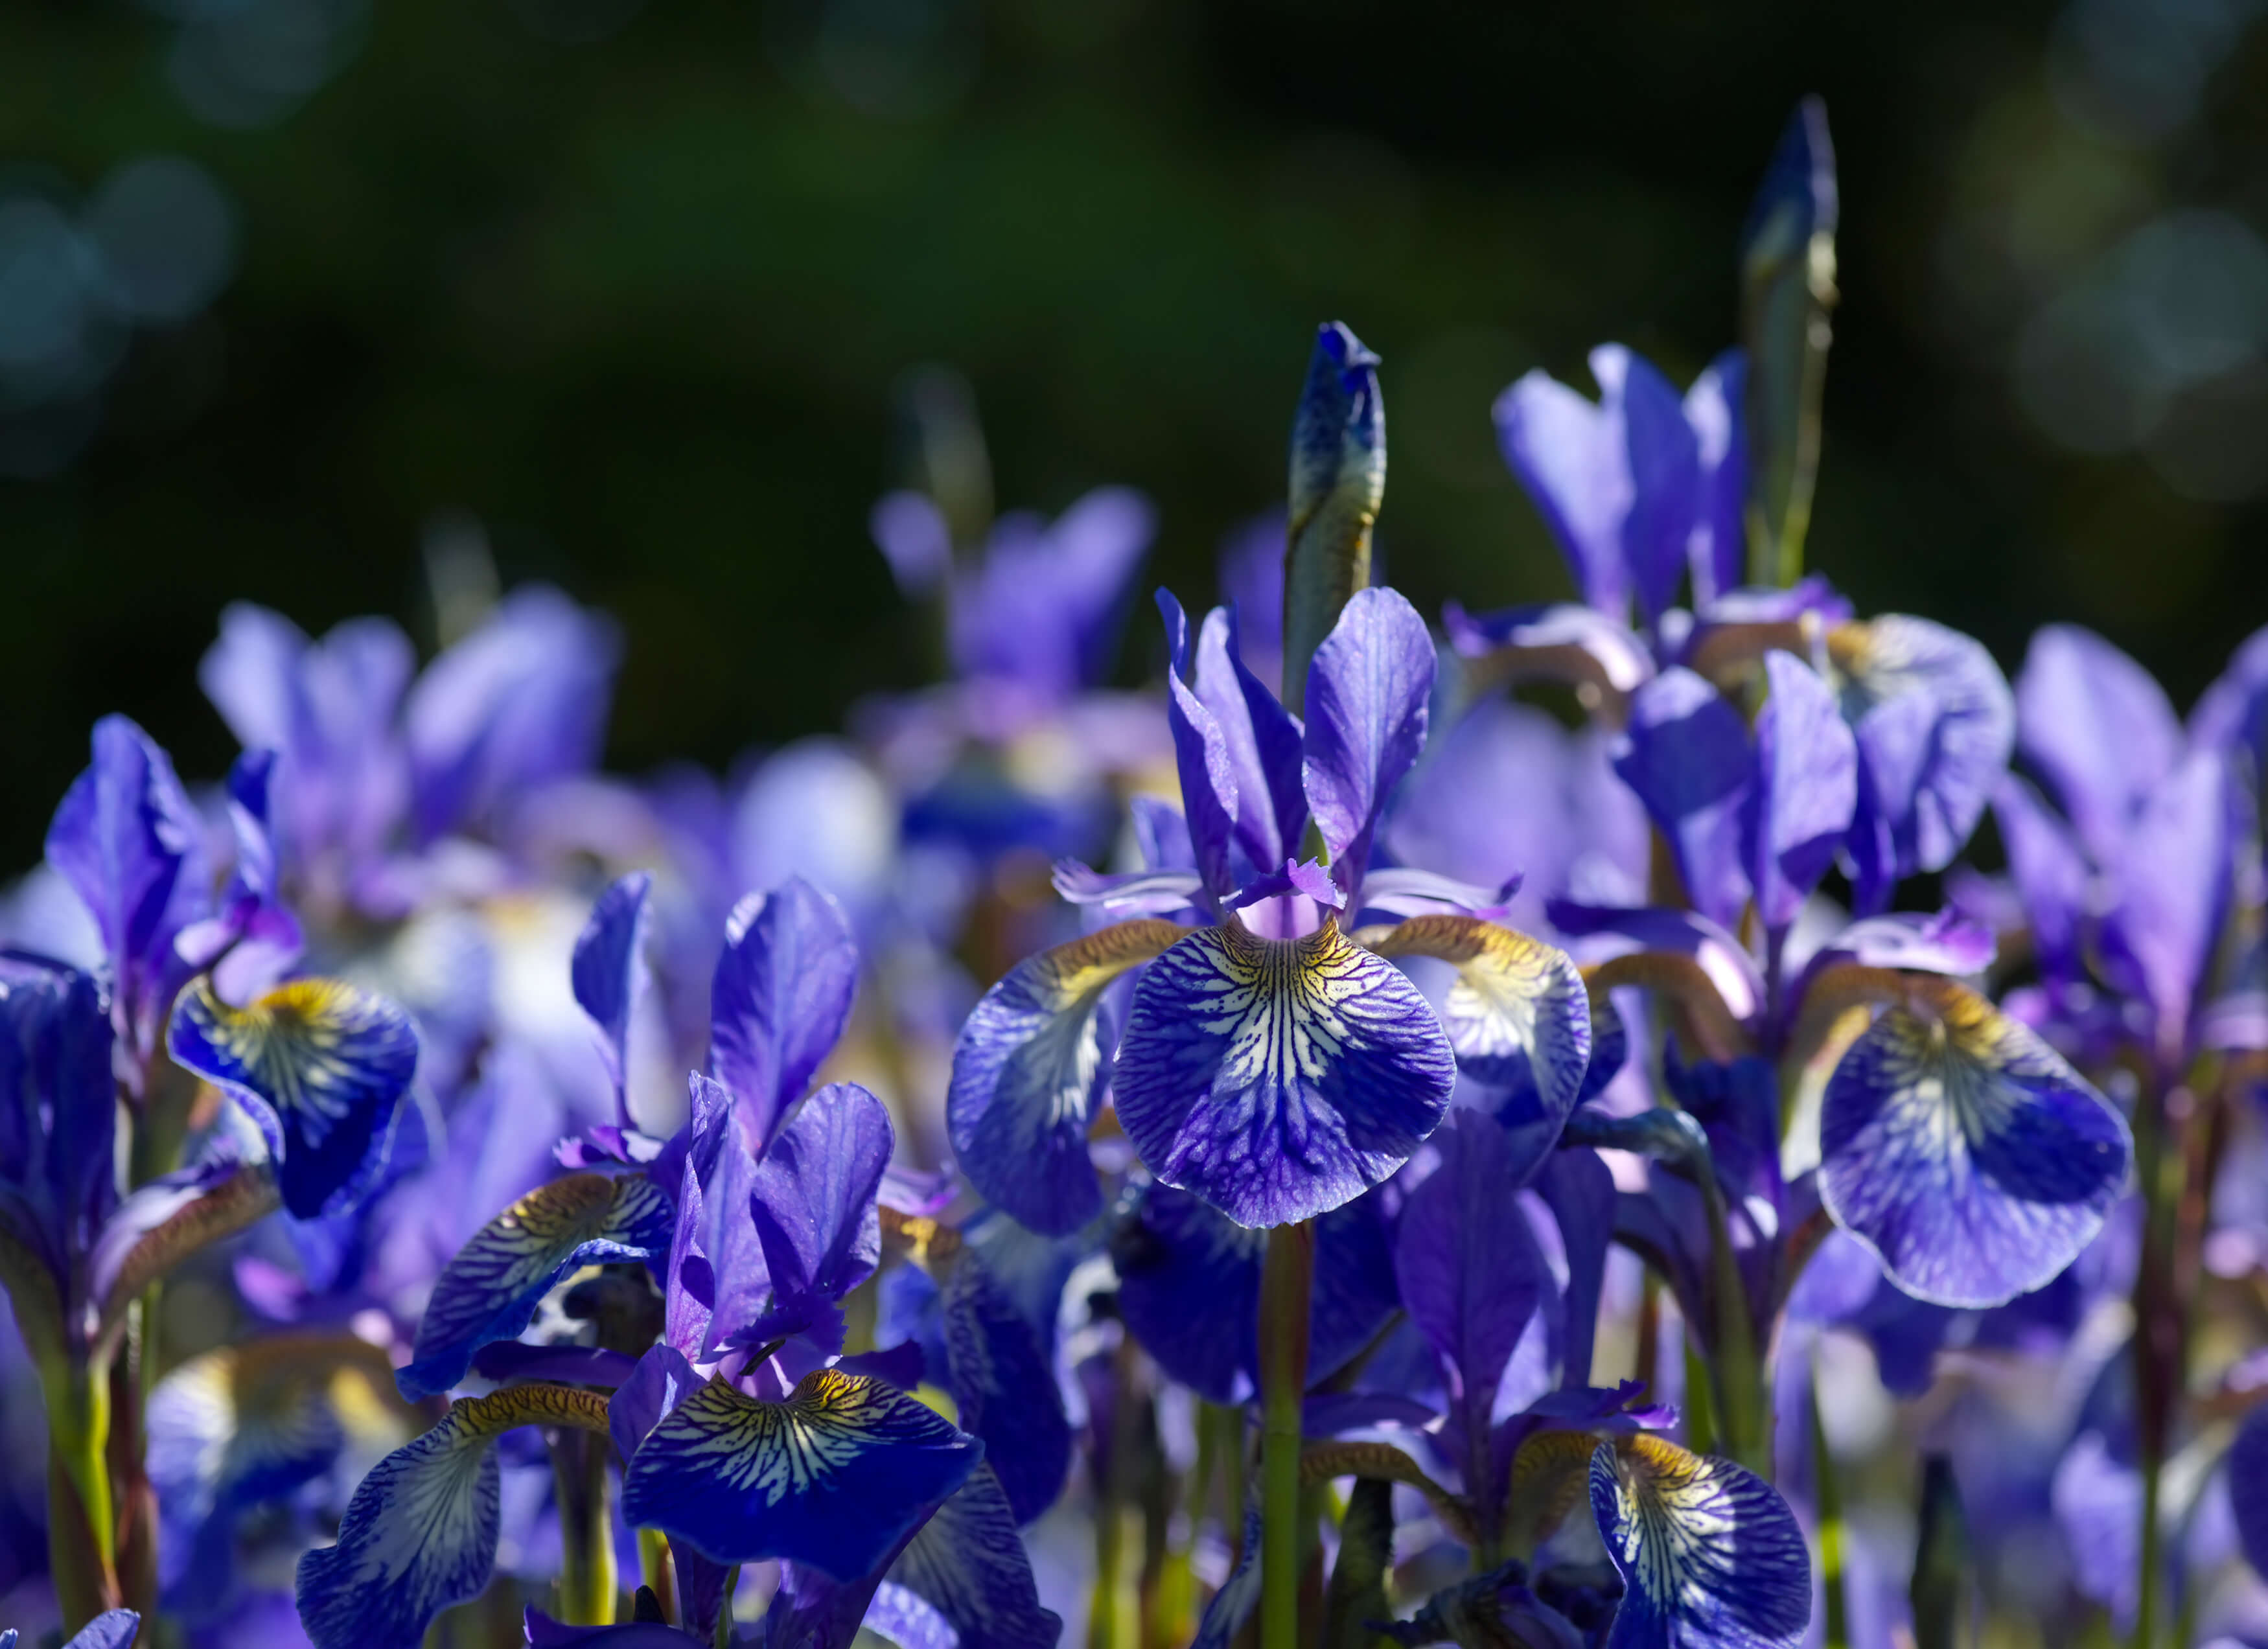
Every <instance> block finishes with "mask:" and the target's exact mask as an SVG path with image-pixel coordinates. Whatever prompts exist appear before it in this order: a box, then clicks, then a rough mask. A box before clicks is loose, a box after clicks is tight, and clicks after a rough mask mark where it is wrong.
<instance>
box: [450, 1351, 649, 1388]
mask: <svg viewBox="0 0 2268 1649" xmlns="http://www.w3.org/2000/svg"><path fill="white" fill-rule="evenodd" d="M661 1349H666V1348H661ZM636 1367H637V1365H636V1364H635V1363H633V1362H632V1361H631V1360H630V1358H628V1357H626V1356H624V1355H623V1354H622V1352H620V1351H608V1350H607V1349H606V1348H604V1347H603V1346H596V1345H528V1344H527V1343H524V1342H522V1341H519V1340H498V1341H496V1342H494V1343H491V1344H489V1345H484V1346H482V1348H481V1349H480V1350H479V1351H475V1352H474V1353H473V1372H474V1373H476V1374H478V1375H479V1376H480V1377H481V1378H482V1380H497V1381H499V1382H501V1381H504V1380H549V1381H550V1382H551V1383H553V1384H555V1385H568V1386H617V1387H618V1386H620V1385H621V1384H622V1382H623V1381H624V1380H628V1379H629V1378H630V1374H631V1373H632V1371H633V1370H634V1369H635V1368H636Z"/></svg>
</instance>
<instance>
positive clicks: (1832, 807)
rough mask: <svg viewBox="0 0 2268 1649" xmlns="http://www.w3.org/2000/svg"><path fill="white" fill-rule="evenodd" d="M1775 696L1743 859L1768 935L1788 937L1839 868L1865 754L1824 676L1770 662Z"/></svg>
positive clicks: (1777, 659) (1765, 715)
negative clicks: (1839, 851)
mask: <svg viewBox="0 0 2268 1649" xmlns="http://www.w3.org/2000/svg"><path fill="white" fill-rule="evenodd" d="M1764 679H1765V681H1766V682H1767V684H1768V686H1769V688H1770V693H1769V696H1767V697H1766V698H1765V700H1764V708H1763V710H1760V711H1758V712H1757V715H1756V785H1755V788H1754V789H1752V790H1751V791H1749V796H1748V801H1747V805H1746V806H1744V808H1743V809H1742V815H1741V843H1742V859H1743V860H1744V861H1745V862H1746V864H1747V865H1748V872H1749V882H1750V884H1751V885H1752V886H1753V887H1755V889H1756V913H1757V915H1758V916H1759V917H1761V918H1762V919H1763V921H1764V926H1765V927H1766V929H1768V930H1770V931H1775V932H1778V931H1785V930H1786V928H1787V927H1788V926H1789V925H1790V924H1793V922H1794V920H1795V917H1796V913H1797V912H1798V911H1799V910H1800V909H1802V908H1803V902H1804V900H1805V899H1806V898H1808V896H1809V895H1810V893H1811V890H1812V889H1813V888H1815V887H1817V886H1818V885H1819V879H1820V878H1821V877H1823V876H1824V875H1825V874H1826V873H1827V871H1828V867H1829V866H1830V865H1832V864H1833V863H1834V862H1835V854H1836V850H1837V849H1838V848H1840V847H1841V846H1842V844H1843V836H1844V833H1845V831H1846V830H1848V829H1849V828H1851V811H1852V807H1854V806H1856V805H1857V802H1858V786H1859V749H1858V744H1857V741H1856V740H1854V739H1853V738H1852V734H1851V730H1850V728H1849V727H1847V726H1845V725H1844V722H1843V718H1842V716H1841V714H1840V713H1839V712H1838V711H1837V709H1836V704H1835V696H1834V694H1833V693H1832V692H1830V690H1829V689H1828V686H1827V683H1826V682H1824V681H1821V680H1820V678H1819V674H1818V672H1816V671H1815V670H1814V669H1813V668H1812V667H1811V666H1809V665H1808V664H1806V663H1804V662H1803V661H1802V660H1801V659H1796V658H1793V657H1792V656H1790V655H1789V654H1787V653H1785V652H1777V651H1775V652H1768V653H1766V654H1765V655H1764Z"/></svg>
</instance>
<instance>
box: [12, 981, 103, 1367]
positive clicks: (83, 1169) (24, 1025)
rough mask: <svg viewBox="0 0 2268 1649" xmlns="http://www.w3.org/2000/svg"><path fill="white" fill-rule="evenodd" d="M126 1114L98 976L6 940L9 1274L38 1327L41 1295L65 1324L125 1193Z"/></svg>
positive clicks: (26, 1314) (21, 1308)
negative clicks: (75, 1273)
mask: <svg viewBox="0 0 2268 1649" xmlns="http://www.w3.org/2000/svg"><path fill="white" fill-rule="evenodd" d="M117 1118H118V1103H117V1090H116V1085H115V1078H114V1077H113V1075H112V1068H111V1026H110V1020H109V1018H108V1016H107V1014H105V1013H104V1012H103V1001H102V991H101V989H100V987H99V985H98V984H97V983H95V980H94V978H93V976H92V975H89V974H84V973H81V972H79V971H78V969H77V968H66V967H64V966H63V964H62V963H60V962H50V961H45V960H43V959H41V958H39V957H33V956H24V955H18V954H17V953H13V952H0V1282H4V1284H5V1285H6V1287H7V1291H8V1292H9V1294H10V1295H11V1297H12V1298H13V1299H14V1301H15V1305H16V1313H17V1318H18V1322H19V1323H22V1324H23V1325H24V1331H25V1333H26V1335H27V1336H30V1335H33V1332H34V1330H33V1328H32V1326H31V1314H32V1309H33V1307H32V1301H33V1299H34V1298H35V1297H36V1298H39V1299H44V1300H46V1301H48V1302H49V1304H50V1305H51V1306H52V1307H53V1309H52V1311H51V1312H48V1313H46V1314H44V1316H45V1323H46V1327H47V1328H48V1329H52V1331H53V1332H54V1333H55V1334H57V1335H60V1334H61V1333H62V1332H63V1316H62V1312H63V1298H64V1296H65V1294H66V1293H67V1292H68V1289H67V1286H66V1279H67V1278H69V1277H70V1275H71V1268H72V1264H73V1262H74V1260H75V1259H76V1258H77V1256H79V1255H84V1254H85V1253H87V1252H88V1250H90V1249H91V1248H93V1247H94V1245H95V1240H96V1235H97V1233H99V1231H101V1229H102V1228H103V1224H104V1222H105V1221H106V1220H107V1219H108V1218H109V1217H110V1214H111V1211H112V1209H113V1208H114V1207H115V1206H116V1204H117V1201H118V1191H117V1166H116V1158H115V1155H114V1150H115V1145H116V1139H117V1127H118V1123H117ZM33 1349H34V1350H35V1351H49V1350H52V1351H55V1352H58V1353H60V1351H61V1349H62V1348H61V1347H60V1346H55V1347H52V1348H49V1347H39V1346H35V1347H34V1348H33Z"/></svg>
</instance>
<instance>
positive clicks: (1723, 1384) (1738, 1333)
mask: <svg viewBox="0 0 2268 1649" xmlns="http://www.w3.org/2000/svg"><path fill="white" fill-rule="evenodd" d="M1701 1193H1702V1201H1703V1203H1704V1204H1705V1206H1706V1207H1707V1209H1708V1211H1709V1250H1710V1254H1709V1263H1710V1268H1711V1275H1710V1283H1711V1289H1710V1292H1712V1294H1713V1295H1714V1296H1715V1297H1716V1298H1715V1301H1714V1303H1715V1305H1716V1307H1717V1313H1716V1314H1717V1321H1715V1322H1714V1323H1712V1324H1711V1325H1710V1327H1709V1337H1710V1346H1709V1372H1710V1375H1711V1377H1712V1381H1713V1383H1714V1387H1715V1390H1714V1392H1713V1395H1714V1396H1715V1397H1716V1400H1717V1441H1718V1447H1719V1449H1721V1450H1722V1451H1723V1452H1724V1454H1727V1456H1729V1457H1730V1458H1731V1459H1733V1460H1735V1461H1739V1462H1740V1463H1741V1464H1742V1465H1743V1466H1746V1467H1747V1468H1748V1469H1749V1470H1750V1471H1752V1472H1755V1473H1756V1475H1757V1476H1759V1477H1763V1478H1764V1479H1765V1480H1766V1481H1770V1480H1771V1475H1772V1461H1771V1426H1770V1424H1769V1423H1768V1422H1769V1418H1770V1416H1771V1397H1770V1395H1769V1393H1767V1391H1766V1390H1765V1388H1764V1380H1765V1373H1764V1359H1763V1358H1761V1357H1759V1356H1757V1355H1756V1325H1755V1323H1754V1322H1753V1321H1752V1320H1751V1319H1750V1318H1749V1293H1748V1284H1747V1282H1746V1280H1745V1279H1744V1278H1742V1276H1741V1263H1740V1256H1739V1255H1737V1254H1736V1253H1735V1252H1734V1248H1733V1238H1732V1232H1731V1230H1730V1228H1729V1226H1728V1223H1727V1216H1726V1212H1725V1197H1724V1194H1723V1193H1722V1192H1721V1191H1720V1190H1719V1189H1718V1188H1717V1184H1716V1182H1715V1179H1714V1176H1713V1174H1712V1177H1711V1178H1709V1179H1708V1180H1707V1181H1705V1182H1704V1183H1703V1185H1702V1187H1701ZM1691 1331H1692V1325H1691V1324H1688V1325H1687V1332H1688V1334H1689V1335H1690V1333H1691ZM1688 1343H1689V1344H1690V1340H1689V1342H1688ZM1687 1401H1689V1402H1690V1401H1691V1393H1690V1391H1689V1392H1688V1393H1687Z"/></svg>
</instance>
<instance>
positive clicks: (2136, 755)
mask: <svg viewBox="0 0 2268 1649" xmlns="http://www.w3.org/2000/svg"><path fill="white" fill-rule="evenodd" d="M2016 722H2017V727H2018V735H2017V736H2018V742H2019V743H2020V745H2021V747H2022V750H2023V753H2024V758H2025V760H2027V761H2028V762H2030V763H2031V764H2032V766H2033V767H2034V768H2035V769H2037V770H2038V772H2039V773H2040V775H2041V776H2042V777H2043V778H2045V779H2046V780H2047V782H2048V784H2049V786H2050V787H2051V789H2052V790H2053V791H2055V796H2056V799H2057V800H2058V801H2059V802H2061V803H2062V804H2063V811H2064V814H2065V816H2066V817H2067V818H2068V819H2069V820H2070V821H2072V823H2073V825H2074V826H2076V827H2077V828H2078V830H2079V835H2080V840H2081V841H2083V842H2085V843H2087V846H2088V851H2089V852H2090V853H2091V854H2092V855H2093V856H2094V858H2095V862H2096V863H2097V864H2109V863H2110V862H2111V861H2112V860H2113V859H2115V858H2117V854H2118V850H2119V846H2120V844H2121V843H2123V842H2124V839H2125V835H2126V821H2127V820H2128V819H2129V818H2130V817H2131V816H2132V813H2133V812H2134V810H2135V808H2136V807H2138V806H2139V805H2140V804H2141V801H2142V799H2143V798H2144V797H2145V796H2147V794H2148V793H2149V792H2150V791H2151V790H2152V789H2153V788H2154V787H2155V786H2156V784H2157V783H2158V781H2159V780H2160V779H2161V778H2163V777H2165V776H2166V775H2167V774H2169V773H2170V772H2172V771H2173V769H2174V763H2175V762H2177V761H2179V760H2180V758H2181V752H2182V727H2181V723H2180V722H2179V721H2177V720H2176V719H2175V717H2174V707H2173V706H2172V705H2171V704H2169V703H2167V702H2166V694H2165V689H2164V688H2161V687H2160V686H2159V685H2158V684H2157V682H2156V681H2154V680H2152V679H2151V677H2150V674H2149V672H2147V670H2145V669H2143V668H2142V666H2140V665H2139V664H2137V663H2135V662H2134V660H2133V659H2130V658H2128V657H2127V656H2126V655H2125V654H2124V653H2123V652H2119V651H2118V649H2117V648H2116V647H2114V646H2112V645H2111V644H2110V643H2109V642H2107V641H2105V640H2103V639H2102V637H2100V636H2098V635H2096V634H2095V633H2094V632H2093V631H2092V630H2086V629H2080V628H2079V627H2078V626H2076V625H2073V624H2050V625H2048V626H2046V627H2045V628H2044V629H2041V630H2040V631H2039V632H2038V633H2037V634H2036V635H2035V636H2034V637H2032V644H2031V648H2030V650H2029V652H2026V653H2025V655H2024V668H2023V671H2022V673H2021V674H2020V675H2018V676H2017V678H2016Z"/></svg>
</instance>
